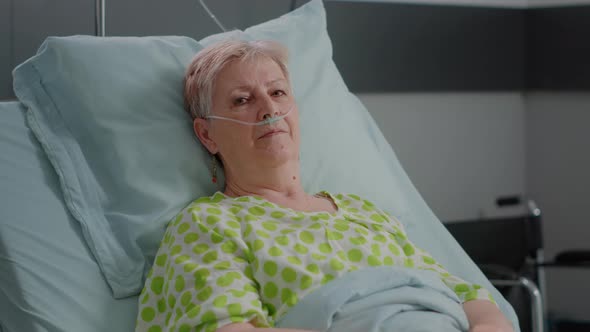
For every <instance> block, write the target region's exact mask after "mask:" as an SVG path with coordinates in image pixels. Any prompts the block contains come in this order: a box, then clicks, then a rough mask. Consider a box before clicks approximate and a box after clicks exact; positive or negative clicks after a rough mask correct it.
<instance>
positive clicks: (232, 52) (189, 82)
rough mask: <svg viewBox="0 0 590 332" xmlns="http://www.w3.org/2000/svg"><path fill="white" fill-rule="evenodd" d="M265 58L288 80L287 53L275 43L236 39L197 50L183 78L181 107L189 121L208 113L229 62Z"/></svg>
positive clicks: (283, 47) (281, 46)
mask: <svg viewBox="0 0 590 332" xmlns="http://www.w3.org/2000/svg"><path fill="white" fill-rule="evenodd" d="M259 57H267V58H269V59H271V60H273V61H274V62H276V63H277V64H278V65H279V67H280V68H281V70H282V72H283V74H284V75H285V77H286V78H287V80H289V72H288V70H287V59H288V51H287V48H286V47H285V46H283V45H281V44H279V43H278V42H274V41H267V40H258V41H245V40H237V39H229V40H224V41H221V42H218V43H215V44H212V45H210V46H208V47H206V48H204V49H203V50H201V51H199V52H198V53H197V54H196V55H195V57H194V58H193V60H192V61H191V63H190V65H189V66H188V68H187V71H186V74H185V76H184V106H185V109H186V111H187V112H188V113H189V114H190V116H191V118H192V119H193V120H194V119H195V118H205V117H207V116H208V115H209V114H210V112H211V104H212V99H213V89H214V86H215V81H216V79H217V75H218V74H219V72H221V70H222V69H223V68H224V67H225V65H226V64H228V63H229V62H231V61H233V60H236V59H239V60H241V61H248V60H251V59H256V58H259Z"/></svg>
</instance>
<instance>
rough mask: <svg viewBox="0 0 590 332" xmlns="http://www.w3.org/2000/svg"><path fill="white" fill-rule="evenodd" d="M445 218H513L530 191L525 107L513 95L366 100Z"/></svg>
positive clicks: (364, 96)
mask: <svg viewBox="0 0 590 332" xmlns="http://www.w3.org/2000/svg"><path fill="white" fill-rule="evenodd" d="M359 97H360V99H361V100H362V102H363V103H364V104H365V106H367V108H368V109H369V111H370V112H371V114H372V116H373V117H374V118H375V120H376V121H377V123H378V124H379V126H380V128H381V130H382V131H383V134H384V135H385V137H386V138H387V140H388V141H389V143H390V144H391V145H392V146H393V147H394V149H395V151H396V153H397V155H398V158H399V159H400V161H401V163H402V165H403V166H404V169H405V170H406V172H407V173H408V174H409V176H410V178H411V179H412V181H413V182H414V185H415V186H416V187H417V188H418V190H419V191H420V193H421V194H422V196H423V197H424V199H425V200H426V202H427V203H428V204H429V205H430V207H431V208H432V210H433V211H434V212H435V214H436V215H437V216H438V217H439V219H441V220H443V221H445V220H447V221H450V220H464V219H476V218H478V217H481V216H488V217H489V216H499V215H514V214H515V213H517V212H519V211H521V210H520V209H516V210H515V209H506V208H503V209H498V208H497V207H496V206H495V200H496V198H497V197H498V196H503V195H514V194H516V195H521V194H524V192H525V174H524V173H525V169H524V167H525V147H524V137H525V132H524V116H525V103H524V100H523V96H522V94H521V93H519V92H514V93H403V94H393V93H392V94H362V95H359Z"/></svg>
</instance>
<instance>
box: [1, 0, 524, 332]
mask: <svg viewBox="0 0 590 332" xmlns="http://www.w3.org/2000/svg"><path fill="white" fill-rule="evenodd" d="M103 31H104V30H103ZM230 35H231V36H232V37H234V38H245V39H273V40H278V41H280V42H281V43H283V44H284V45H285V46H287V47H288V49H289V51H290V61H289V68H290V73H291V75H292V77H291V80H292V83H293V88H294V93H295V97H296V100H297V103H298V106H299V109H300V114H301V115H300V122H301V126H300V127H301V130H302V135H301V136H302V141H301V151H302V152H301V165H302V178H303V179H302V181H303V184H304V186H305V188H306V190H307V191H309V192H316V191H319V190H320V189H325V190H329V191H332V192H350V193H356V194H359V195H362V196H365V197H368V198H369V199H371V200H373V201H374V202H375V203H377V204H378V205H379V206H381V207H383V208H384V209H385V210H387V211H389V212H390V213H391V214H393V215H394V216H396V217H397V218H398V219H400V221H401V222H402V223H403V224H404V225H405V227H406V229H407V232H408V234H409V236H410V238H412V239H413V241H414V242H415V243H417V244H418V245H419V246H421V247H422V248H424V249H426V250H427V251H429V252H430V253H432V255H433V256H434V257H435V258H436V259H437V260H438V261H439V262H440V263H442V264H443V265H444V266H445V267H446V268H447V269H448V270H449V271H450V272H451V273H453V274H456V275H458V276H460V277H462V278H464V279H466V280H469V281H472V282H475V283H478V284H481V285H483V286H484V287H486V288H488V289H490V290H491V291H492V294H493V296H494V298H495V299H496V300H497V302H498V305H499V307H500V309H501V310H502V311H503V312H504V314H505V315H506V316H507V317H508V318H509V319H510V320H511V321H512V322H513V324H514V326H515V329H516V331H519V328H518V322H517V318H516V316H515V313H514V311H513V309H512V307H511V306H510V304H508V302H507V301H506V300H505V299H504V298H503V296H502V295H501V294H500V293H499V292H498V291H497V290H496V289H495V288H494V287H493V286H492V285H491V284H490V282H489V281H488V279H487V278H486V277H485V276H484V274H483V273H482V272H481V270H480V269H479V268H478V267H477V265H476V264H474V262H473V261H472V260H471V259H470V258H469V256H468V255H467V254H466V253H465V251H464V250H463V249H462V248H461V247H460V246H459V245H458V243H457V242H456V241H455V240H454V238H453V237H452V236H451V235H450V234H449V232H448V231H447V230H446V229H445V227H444V226H443V225H442V224H441V222H440V221H439V220H438V219H437V217H436V216H435V215H434V214H433V213H432V211H431V210H430V209H429V207H428V205H427V204H426V203H425V202H424V200H423V199H422V197H421V196H420V194H419V193H418V191H417V190H416V188H415V187H414V186H413V184H412V182H411V180H410V179H409V178H408V176H407V175H406V173H405V172H404V170H403V169H402V167H401V165H400V163H399V161H398V159H397V157H396V155H395V153H394V150H393V149H392V147H391V146H390V145H389V144H388V143H387V142H386V140H385V138H384V137H383V135H382V133H381V132H380V130H379V129H378V127H377V125H376V124H375V122H374V120H373V119H372V118H371V116H370V115H369V113H368V112H367V110H366V109H365V108H364V106H363V105H362V104H361V103H360V101H359V100H358V99H357V98H356V97H355V96H354V95H352V94H351V93H350V92H349V91H348V89H347V88H346V85H345V83H344V82H343V80H342V78H341V76H340V74H339V73H338V70H337V69H336V66H335V65H334V63H333V61H332V48H331V43H330V39H329V36H328V34H327V31H326V20H325V12H324V7H323V3H322V2H321V1H312V2H310V3H307V4H306V5H304V6H302V7H300V8H298V9H296V10H294V11H292V12H290V13H287V14H285V15H283V16H282V17H280V18H277V19H274V20H271V21H268V22H264V23H261V24H259V25H256V26H253V27H250V28H248V29H246V30H244V31H233V32H225V33H220V34H217V35H212V36H209V37H207V38H204V39H203V40H200V41H195V40H193V39H191V38H186V37H177V36H169V37H141V38H139V37H137V38H136V37H94V36H72V37H63V38H48V39H47V40H46V41H45V42H44V43H43V45H42V46H41V47H40V49H39V51H38V53H37V55H35V56H34V57H32V58H31V59H29V60H27V61H26V62H24V63H23V64H21V65H19V66H18V67H17V68H16V69H15V71H14V91H15V94H16V96H17V97H18V100H17V101H14V102H2V103H0V186H1V187H0V188H1V189H0V331H2V332H20V331H88V332H92V331H132V330H133V328H134V323H135V318H136V315H137V301H138V297H137V295H138V293H139V291H140V289H141V287H142V286H143V280H145V279H144V278H145V276H146V273H147V271H148V270H149V267H150V264H151V262H152V261H153V258H154V254H155V252H156V250H157V247H158V245H159V242H160V239H161V238H162V235H163V231H164V228H165V227H166V224H167V222H168V221H169V220H170V218H172V217H173V216H174V214H175V213H177V212H178V211H179V210H180V209H182V208H183V207H184V206H185V205H186V204H187V203H188V202H190V201H192V200H193V199H194V198H196V197H199V196H202V195H210V194H211V193H213V192H214V191H215V190H217V188H216V187H215V185H214V184H212V183H211V181H210V179H209V177H208V175H209V170H208V168H207V167H208V165H209V163H208V158H207V154H206V153H205V151H203V150H202V148H200V146H199V145H198V144H197V143H195V141H194V138H193V136H192V135H193V134H192V131H191V124H190V122H189V121H188V119H187V116H186V114H185V112H184V111H183V102H182V94H181V91H182V89H181V86H182V76H183V73H184V69H185V66H186V65H187V63H188V62H189V61H190V59H191V58H192V56H193V55H194V53H196V52H197V51H198V50H200V49H201V48H203V47H204V46H206V45H208V44H210V43H213V42H215V41H216V40H219V39H222V38H227V37H228V36H230Z"/></svg>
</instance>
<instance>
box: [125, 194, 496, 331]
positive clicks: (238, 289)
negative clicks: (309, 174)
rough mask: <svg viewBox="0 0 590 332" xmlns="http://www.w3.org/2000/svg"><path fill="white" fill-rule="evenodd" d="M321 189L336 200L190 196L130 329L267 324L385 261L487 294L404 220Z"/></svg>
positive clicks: (466, 294)
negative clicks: (308, 202) (327, 206)
mask: <svg viewBox="0 0 590 332" xmlns="http://www.w3.org/2000/svg"><path fill="white" fill-rule="evenodd" d="M321 194H322V195H324V196H325V197H327V198H330V199H332V200H333V202H334V203H335V204H336V206H337V207H338V209H337V211H336V212H335V213H327V212H299V211H295V210H292V209H289V208H285V207H281V206H278V205H276V204H274V203H271V202H269V201H267V200H265V199H263V198H260V197H253V196H243V197H238V198H232V197H229V196H226V195H224V194H223V193H221V192H217V193H215V194H214V195H213V196H210V197H203V198H200V199H197V200H196V201H194V202H192V203H191V204H190V205H189V206H187V207H186V208H185V209H184V210H183V211H182V212H180V213H179V214H178V215H177V217H176V218H174V219H173V220H172V221H171V222H170V224H169V225H168V228H167V230H166V233H165V235H164V239H163V241H162V244H161V247H160V249H159V251H158V253H157V255H156V258H155V261H154V265H153V267H152V269H151V271H150V272H149V274H148V277H147V280H146V283H145V287H144V289H143V291H142V292H141V295H140V298H139V302H140V304H139V312H138V317H137V327H136V331H150V332H155V331H194V330H195V328H196V330H197V331H214V330H215V329H216V328H218V327H221V326H223V325H226V324H229V323H232V322H254V323H255V324H256V325H257V326H260V327H269V326H273V325H274V322H275V321H277V319H279V318H280V317H281V316H282V315H283V314H285V313H286V312H287V311H288V310H289V308H290V307H292V306H294V305H295V304H296V303H297V302H298V301H299V300H300V299H302V298H303V297H304V296H305V295H306V294H309V293H310V292H313V291H314V290H315V289H317V288H319V287H321V286H322V285H323V284H325V283H327V282H330V280H334V279H336V278H338V277H340V276H342V275H343V274H345V273H347V272H349V271H354V270H357V269H362V268H369V267H374V266H383V265H391V266H405V267H408V268H417V269H426V270H432V271H435V272H437V273H438V274H439V275H440V277H441V279H442V281H443V282H444V283H445V284H446V285H447V286H448V287H450V288H451V289H452V290H453V291H454V292H455V293H456V294H457V295H458V297H459V299H460V300H461V301H462V302H464V301H469V300H473V299H486V300H490V301H492V302H493V299H492V297H491V295H490V293H489V292H488V291H487V290H485V289H484V288H482V287H480V286H479V285H475V284H471V283H468V282H466V281H464V280H462V279H460V278H458V277H456V276H453V275H451V274H449V273H448V272H447V271H446V270H445V269H444V268H443V267H442V266H441V265H440V264H438V263H437V262H436V261H435V260H434V259H433V258H432V257H431V256H430V255H429V254H427V253H426V252H424V251H423V250H421V249H419V248H418V247H416V246H415V245H414V244H413V243H412V242H410V240H409V239H408V238H407V235H406V233H405V231H404V229H403V226H402V224H401V223H400V222H399V221H398V220H397V219H395V218H394V217H392V216H390V215H388V214H387V213H385V212H384V211H382V210H380V209H379V208H378V207H376V206H375V205H373V204H372V203H371V202H369V201H367V200H364V199H362V198H360V197H358V196H356V195H343V194H338V195H332V194H330V193H328V192H322V193H321Z"/></svg>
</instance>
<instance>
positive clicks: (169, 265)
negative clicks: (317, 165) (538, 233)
mask: <svg viewBox="0 0 590 332" xmlns="http://www.w3.org/2000/svg"><path fill="white" fill-rule="evenodd" d="M286 60H287V52H286V50H285V49H284V47H282V46H281V45H279V44H277V43H274V42H265V41H254V42H247V41H236V40H230V41H224V42H221V43H218V44H215V45H212V46H210V47H208V48H206V49H204V50H202V51H200V52H199V53H198V54H197V55H196V56H195V58H194V59H193V61H192V63H191V64H190V66H189V68H188V70H187V74H186V77H185V88H184V96H185V102H186V107H187V111H188V112H189V114H190V116H191V118H192V120H193V127H194V132H195V134H196V136H197V137H198V139H199V140H200V142H201V143H202V144H203V146H204V147H205V148H206V149H207V150H208V151H209V153H210V154H211V156H212V163H213V166H212V173H213V178H212V180H213V182H217V177H216V168H217V166H216V164H217V163H220V164H221V165H222V167H223V170H224V172H225V179H226V183H225V188H224V190H223V192H216V193H215V194H214V195H212V196H210V197H202V198H199V199H197V200H195V201H194V202H192V203H191V204H190V205H189V206H187V207H186V208H185V209H184V210H183V211H182V212H180V213H179V214H178V216H177V217H176V218H174V219H173V220H172V221H171V222H170V224H169V226H168V228H167V231H166V233H165V236H164V239H163V242H162V244H161V247H160V249H159V251H158V254H157V256H156V259H155V262H154V265H153V268H152V270H151V271H150V273H149V275H148V278H147V280H146V284H145V288H144V290H143V292H142V294H141V296H140V308H139V314H138V320H137V330H138V331H193V330H195V329H196V330H197V331H201V330H204V331H215V330H217V331H220V332H232V331H250V330H257V329H259V328H264V327H267V328H270V329H266V331H275V330H276V331H289V330H286V329H274V328H272V327H273V326H274V322H275V321H277V319H278V318H280V317H282V315H284V314H285V313H286V312H287V311H288V310H289V308H291V307H293V306H294V305H295V304H296V303H297V302H298V301H299V300H300V299H302V298H303V297H304V296H306V295H307V294H309V293H311V292H313V291H314V290H316V289H318V288H319V287H321V286H322V285H323V284H325V283H328V282H330V281H331V280H333V279H336V278H339V277H341V276H342V275H344V274H346V273H347V272H350V271H354V270H357V269H363V268H369V267H373V266H380V265H396V266H406V267H408V268H415V269H429V270H433V271H436V272H437V273H438V275H440V278H441V279H442V281H443V282H444V283H445V284H446V285H447V286H448V287H450V288H451V289H452V290H454V291H455V292H456V293H457V295H458V297H459V298H460V300H461V301H462V302H463V308H464V310H465V312H466V315H467V317H468V320H469V323H470V326H471V330H472V331H511V330H512V328H511V325H510V323H509V322H508V321H507V319H505V318H504V316H503V315H502V313H501V312H500V311H499V310H498V308H497V307H496V305H495V304H494V303H493V300H492V299H491V296H490V294H489V293H488V292H487V291H486V290H485V289H483V288H481V287H480V286H478V285H473V284H470V283H467V282H465V281H463V280H461V279H459V278H457V277H455V276H452V275H450V274H449V273H448V272H447V271H445V270H444V269H443V267H442V266H441V265H439V264H438V263H436V262H435V260H434V259H433V258H432V257H431V256H430V255H428V254H427V253H426V252H424V251H422V250H420V249H419V248H417V247H416V246H414V245H413V244H412V242H410V240H409V239H408V238H407V236H406V234H405V232H404V229H403V227H402V224H401V223H399V222H398V221H397V220H396V219H395V218H393V217H392V216H390V215H388V214H386V213H385V212H384V211H382V210H381V209H379V208H378V207H376V206H375V205H373V204H372V203H371V202H369V201H367V200H364V199H362V198H360V197H358V196H356V195H343V194H332V193H329V192H320V193H316V194H308V193H306V192H305V191H304V189H303V187H302V185H301V178H300V166H299V142H300V136H299V135H300V131H299V111H298V109H297V105H296V104H295V100H294V98H293V93H292V89H291V85H290V82H289V73H288V71H287V65H286ZM291 331H292V330H291ZM359 332H360V331H359Z"/></svg>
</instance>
